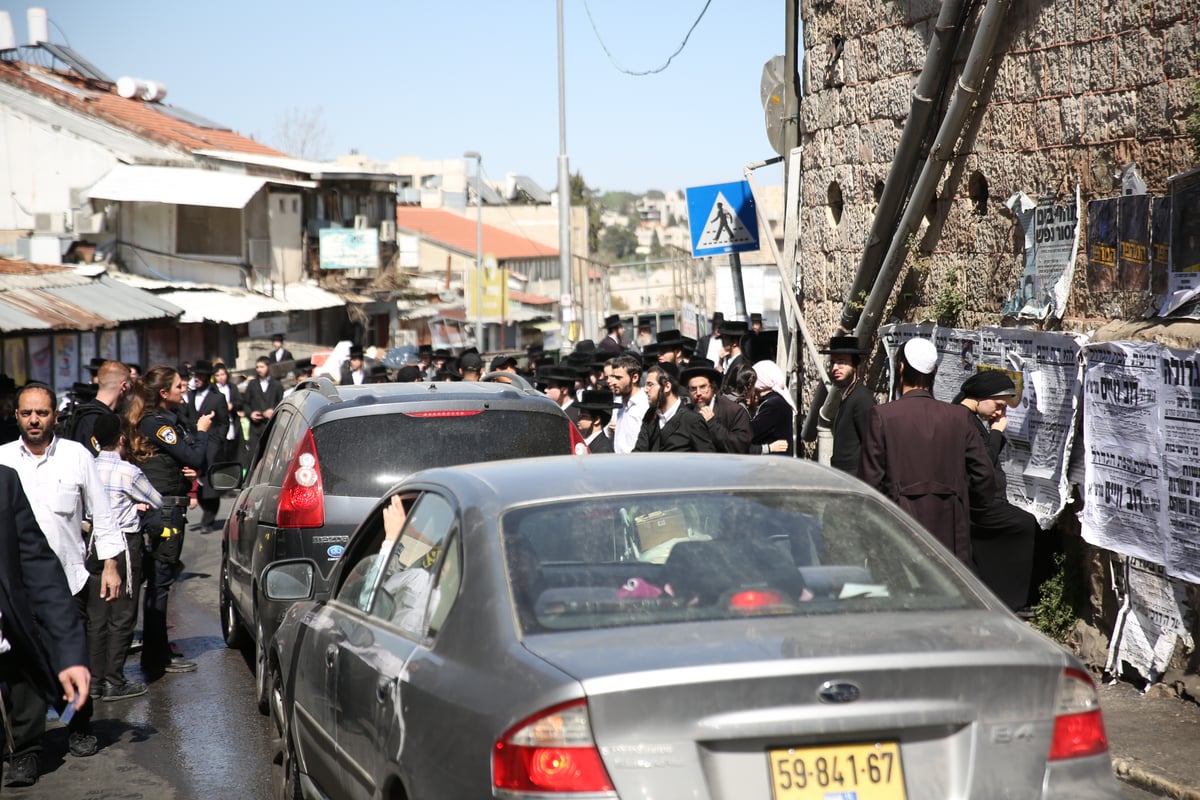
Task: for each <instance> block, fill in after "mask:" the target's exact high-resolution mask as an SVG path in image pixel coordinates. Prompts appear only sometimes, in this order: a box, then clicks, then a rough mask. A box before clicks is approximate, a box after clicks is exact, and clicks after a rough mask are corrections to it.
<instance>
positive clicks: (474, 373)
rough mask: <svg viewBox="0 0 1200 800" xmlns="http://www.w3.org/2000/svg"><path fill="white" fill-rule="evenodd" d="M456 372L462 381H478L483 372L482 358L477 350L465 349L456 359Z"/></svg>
mask: <svg viewBox="0 0 1200 800" xmlns="http://www.w3.org/2000/svg"><path fill="white" fill-rule="evenodd" d="M458 374H459V375H461V376H462V379H463V380H464V381H478V380H479V377H480V376H481V375H482V374H483V358H482V357H480V355H479V351H478V350H468V351H465V352H464V353H463V354H462V355H461V356H459V359H458Z"/></svg>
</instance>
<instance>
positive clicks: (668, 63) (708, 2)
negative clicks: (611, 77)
mask: <svg viewBox="0 0 1200 800" xmlns="http://www.w3.org/2000/svg"><path fill="white" fill-rule="evenodd" d="M711 5H712V0H706V2H705V3H704V8H702V9H700V15H699V16H698V17H696V21H695V22H693V23H692V26H691V27H690V28H688V31H687V33H686V34H684V36H683V41H682V42H680V43H679V47H678V48H676V50H675V52H674V53H671V55H669V56H668V57H667V60H666V61H665V62H664V63H663V64H662V66H659V67H655V68H654V69H647V70H640V71H639V70H630V69H626V68H625V67H623V66H621V65H620V64H618V63H617V60H616V58H614V57H613V54H612V52H611V51H610V50H609V49H608V45H606V44H605V43H604V38H603V37H602V36H601V35H600V31H599V29H598V28H597V27H596V20H595V19H593V18H592V9H591V7H590V6H589V5H588V3H587V0H583V10H584V11H585V12H587V18H588V22H589V23H591V26H592V32H593V33H595V34H596V41H597V42H599V43H600V49H602V50H603V51H604V55H606V56H608V60H609V62H610V63H611V64H612V65H613V67H614V68H616V70H617V71H618V72H623V73H625V74H626V75H632V76H633V77H635V78H642V77H645V76H647V75H657V74H658V73H660V72H664V71H666V69H667V67H669V66H671V62H672V61H674V60H675V56H677V55H679V54H680V53H682V52H683V48H685V47H687V43H688V39H690V38H691V36H692V32H693V31H694V30H696V26H697V25H699V24H700V20H702V19H704V15H705V14H706V13H707V12H708V7H709V6H711Z"/></svg>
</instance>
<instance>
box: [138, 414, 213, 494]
mask: <svg viewBox="0 0 1200 800" xmlns="http://www.w3.org/2000/svg"><path fill="white" fill-rule="evenodd" d="M138 430H139V431H141V433H142V435H143V436H145V437H146V438H147V439H149V440H150V442H151V444H153V445H154V449H155V451H156V452H155V454H154V455H153V456H151V457H150V458H149V459H148V460H147V461H146V462H145V463H144V464H139V466H140V467H141V468H142V472H144V473H146V477H147V478H148V479H149V480H150V485H151V486H153V487H154V488H155V489H157V490H158V492H159V494H161V495H163V496H164V497H180V496H182V495H185V494H187V493H188V491H189V490H190V489H191V481H189V480H188V479H187V478H185V477H183V473H182V472H181V470H182V469H183V468H184V467H191V468H192V469H194V470H196V471H197V472H199V473H203V472H204V469H205V467H206V466H207V463H208V460H207V459H208V434H207V433H205V432H204V431H195V432H192V431H189V430H188V429H187V426H186V425H184V424H181V423H180V421H179V417H178V416H177V415H176V414H175V412H174V411H169V410H167V409H165V408H155V409H153V410H151V411H150V413H148V414H146V415H145V416H144V417H142V421H141V422H139V423H138Z"/></svg>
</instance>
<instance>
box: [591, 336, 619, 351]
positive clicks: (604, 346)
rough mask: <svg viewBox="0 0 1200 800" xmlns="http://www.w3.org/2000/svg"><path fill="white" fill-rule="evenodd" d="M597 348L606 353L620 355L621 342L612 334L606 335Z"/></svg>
mask: <svg viewBox="0 0 1200 800" xmlns="http://www.w3.org/2000/svg"><path fill="white" fill-rule="evenodd" d="M596 349H597V350H598V351H600V352H601V353H604V354H605V355H610V356H619V355H620V354H621V344H620V343H619V342H618V341H617V340H616V339H614V338H612V337H611V336H605V337H604V338H603V339H601V340H600V343H599V344H597V345H596Z"/></svg>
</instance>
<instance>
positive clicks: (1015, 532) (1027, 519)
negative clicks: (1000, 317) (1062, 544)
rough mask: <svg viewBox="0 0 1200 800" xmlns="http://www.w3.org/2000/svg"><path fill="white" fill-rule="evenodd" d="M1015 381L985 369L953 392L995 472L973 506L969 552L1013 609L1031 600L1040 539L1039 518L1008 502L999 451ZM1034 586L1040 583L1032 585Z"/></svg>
mask: <svg viewBox="0 0 1200 800" xmlns="http://www.w3.org/2000/svg"><path fill="white" fill-rule="evenodd" d="M1016 397H1017V387H1016V385H1015V384H1014V383H1013V382H1012V379H1011V378H1010V377H1008V375H1006V374H1005V373H1004V372H1002V371H1000V370H996V369H982V370H980V371H979V372H977V373H975V374H974V375H972V376H971V377H969V378H967V379H966V380H965V381H963V385H962V389H961V390H960V391H959V393H958V395H957V396H956V397H955V398H954V402H955V403H960V404H962V405H964V406H966V407H967V408H968V409H969V410H970V411H972V412H973V413H972V416H971V419H973V420H974V421H975V425H976V427H977V429H978V430H979V435H980V436H981V437H983V443H984V446H985V447H987V451H988V455H989V456H990V457H991V460H992V466H993V468H994V471H995V475H996V495H995V497H993V499H992V502H991V503H990V504H988V505H987V506H984V507H982V508H980V507H972V508H971V553H972V559H973V560H974V562H975V571H976V573H977V574H978V575H979V577H980V578H981V579H982V580H983V582H984V583H986V584H987V585H988V588H990V589H991V590H992V591H993V592H995V593H996V594H997V595H999V597H1000V599H1001V600H1003V601H1004V603H1005V604H1006V605H1007V606H1008V607H1009V608H1010V609H1012V610H1014V611H1016V610H1017V609H1020V608H1023V607H1024V606H1026V605H1027V604H1028V603H1029V601H1030V578H1031V576H1032V573H1033V550H1034V545H1035V543H1036V541H1037V536H1038V530H1039V528H1040V526H1039V525H1038V522H1037V519H1036V518H1035V517H1034V516H1033V515H1032V514H1030V513H1029V512H1028V511H1025V510H1024V509H1020V508H1017V507H1016V506H1014V505H1013V504H1012V503H1010V502H1008V498H1007V496H1006V494H1007V487H1008V480H1007V478H1006V477H1005V474H1004V470H1003V469H1002V468H1001V466H1000V453H1001V451H1002V450H1003V449H1004V445H1005V443H1006V442H1007V440H1006V439H1005V436H1004V429H1005V428H1006V427H1007V426H1008V415H1007V412H1008V407H1009V403H1010V402H1011V401H1013V400H1014V399H1015V398H1016ZM1034 589H1035V590H1036V587H1034Z"/></svg>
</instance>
